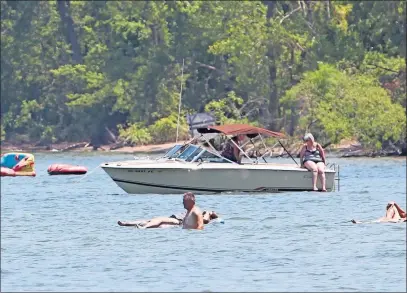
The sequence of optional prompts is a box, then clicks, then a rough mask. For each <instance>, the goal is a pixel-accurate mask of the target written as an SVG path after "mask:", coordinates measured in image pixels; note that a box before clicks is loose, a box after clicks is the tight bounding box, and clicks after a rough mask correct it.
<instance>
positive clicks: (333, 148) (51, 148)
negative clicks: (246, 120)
mask: <svg viewBox="0 0 407 293" xmlns="http://www.w3.org/2000/svg"><path fill="white" fill-rule="evenodd" d="M185 142H188V140H182V141H178V142H177V143H178V144H184V143H185ZM174 144H175V142H168V143H161V144H148V145H139V146H120V145H117V144H106V145H101V146H100V147H98V148H96V149H95V148H94V147H93V146H91V145H90V144H89V143H87V142H75V143H68V142H64V143H56V144H50V145H48V146H37V145H35V144H29V143H21V144H12V143H6V142H4V143H2V144H1V146H0V150H1V153H2V154H3V153H12V152H21V153H24V152H28V153H34V152H40V153H61V152H78V153H86V152H103V153H124V154H133V153H141V154H154V153H163V152H166V151H168V150H169V149H171V148H172V146H173V145H174ZM286 148H287V149H288V151H289V152H290V153H291V154H292V155H293V157H298V152H299V149H298V147H296V146H291V147H289V146H288V147H286ZM325 151H326V152H327V154H330V155H335V156H338V157H405V156H406V155H405V154H404V155H403V154H397V153H392V152H386V151H379V152H378V153H373V152H372V151H370V150H366V149H363V148H362V147H361V146H360V144H359V143H358V142H357V141H351V140H344V141H341V143H339V144H336V145H335V144H332V145H330V146H329V147H327V148H326V149H325ZM272 152H273V155H272V157H289V155H288V154H287V153H286V152H284V150H283V148H282V147H274V148H272Z"/></svg>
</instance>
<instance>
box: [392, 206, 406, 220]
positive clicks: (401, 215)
mask: <svg viewBox="0 0 407 293" xmlns="http://www.w3.org/2000/svg"><path fill="white" fill-rule="evenodd" d="M394 207H395V208H396V209H397V211H398V213H399V215H400V217H401V218H406V212H405V211H404V210H403V209H402V208H401V207H400V206H399V205H398V204H397V203H394Z"/></svg>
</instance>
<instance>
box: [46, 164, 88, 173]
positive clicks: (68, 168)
mask: <svg viewBox="0 0 407 293" xmlns="http://www.w3.org/2000/svg"><path fill="white" fill-rule="evenodd" d="M47 171H48V174H49V175H83V174H86V172H88V170H87V169H86V168H85V167H83V166H73V165H67V164H52V165H51V166H49V167H48V170H47Z"/></svg>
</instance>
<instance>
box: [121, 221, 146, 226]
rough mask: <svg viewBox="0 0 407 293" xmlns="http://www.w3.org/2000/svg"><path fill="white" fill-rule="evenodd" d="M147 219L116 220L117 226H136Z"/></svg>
mask: <svg viewBox="0 0 407 293" xmlns="http://www.w3.org/2000/svg"><path fill="white" fill-rule="evenodd" d="M148 221H149V220H136V221H118V222H117V224H118V225H119V226H129V227H130V226H137V225H140V224H143V223H147V222H148Z"/></svg>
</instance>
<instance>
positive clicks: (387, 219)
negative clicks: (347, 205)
mask: <svg viewBox="0 0 407 293" xmlns="http://www.w3.org/2000/svg"><path fill="white" fill-rule="evenodd" d="M406 221H407V218H406V212H405V211H404V210H403V209H402V208H401V207H400V206H399V205H398V204H397V203H395V202H394V201H391V202H389V203H388V204H387V206H386V215H385V216H384V217H381V218H379V219H377V220H375V221H369V222H361V221H355V220H352V221H351V222H352V223H353V224H362V223H401V222H406Z"/></svg>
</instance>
